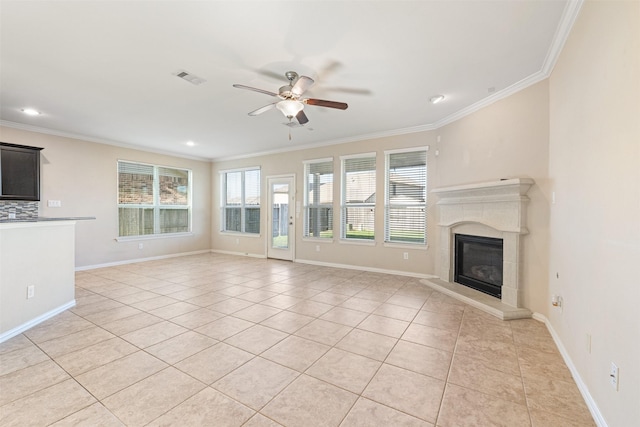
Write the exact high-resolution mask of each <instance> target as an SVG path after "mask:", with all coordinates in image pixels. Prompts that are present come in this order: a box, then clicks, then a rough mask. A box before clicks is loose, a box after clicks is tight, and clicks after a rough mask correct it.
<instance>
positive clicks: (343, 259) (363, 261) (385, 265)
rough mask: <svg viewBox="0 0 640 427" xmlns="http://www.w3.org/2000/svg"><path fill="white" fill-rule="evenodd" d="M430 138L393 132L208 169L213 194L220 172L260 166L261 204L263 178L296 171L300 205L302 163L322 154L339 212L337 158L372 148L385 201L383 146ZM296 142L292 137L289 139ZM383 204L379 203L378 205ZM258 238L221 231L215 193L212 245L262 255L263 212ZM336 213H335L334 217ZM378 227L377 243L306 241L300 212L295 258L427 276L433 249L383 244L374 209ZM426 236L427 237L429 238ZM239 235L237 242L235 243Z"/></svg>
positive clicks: (388, 147)
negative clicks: (330, 169)
mask: <svg viewBox="0 0 640 427" xmlns="http://www.w3.org/2000/svg"><path fill="white" fill-rule="evenodd" d="M433 141H434V136H433V133H431V132H422V133H414V134H409V135H403V136H397V137H393V138H380V139H374V140H366V141H359V142H354V143H349V144H339V145H332V146H328V147H322V148H313V149H307V150H298V151H290V152H286V153H282V154H273V155H266V156H259V157H254V158H250V159H242V160H234V161H224V162H214V164H213V171H212V180H213V188H214V191H215V192H216V194H218V193H219V189H220V174H219V172H220V171H221V170H228V169H233V168H239V167H245V166H259V167H261V170H262V190H263V191H262V193H263V194H262V200H261V202H262V206H265V204H266V202H267V194H265V191H266V188H267V186H266V180H267V177H269V176H273V175H282V174H292V173H293V174H295V176H296V189H297V194H296V197H297V200H298V201H300V203H301V204H302V203H303V199H304V191H303V188H304V181H303V180H304V176H303V163H302V162H303V161H304V160H313V159H320V158H326V157H333V159H334V211H335V212H339V211H340V199H339V197H340V185H341V184H340V156H345V155H350V154H359V153H371V152H376V160H377V170H376V181H377V182H376V193H377V200H379V201H383V200H384V197H383V195H384V167H385V165H384V150H391V149H399V148H409V147H425V146H427V145H433ZM292 144H295V140H294V141H293V142H292ZM427 157H428V159H427V165H428V168H431V166H432V164H433V158H432V156H431V155H430V153H429V155H428V156H427ZM379 206H382V205H379ZM261 216H262V218H261V220H262V222H261V236H260V238H255V237H238V235H237V234H227V233H221V232H220V231H219V229H220V200H219V197H217V196H216V197H214V200H213V209H212V220H213V223H212V229H213V235H212V242H211V247H212V248H213V249H214V250H220V251H230V252H240V253H245V252H246V253H249V254H253V255H260V256H264V255H265V253H266V239H265V236H266V234H267V233H266V231H267V228H266V226H267V224H266V217H265V215H264V212H263V214H262V215H261ZM338 218H339V217H338V216H334V219H335V220H336V221H337V220H338ZM375 218H376V225H375V233H376V243H375V246H364V245H357V244H349V243H340V242H339V239H338V238H337V237H334V240H333V242H329V243H327V242H323V241H319V240H317V239H316V240H308V239H303V238H302V231H303V228H302V227H303V213H302V212H301V213H300V216H299V217H298V219H297V221H296V227H297V228H296V242H295V246H296V254H295V258H296V259H297V260H307V261H312V262H320V263H329V264H341V265H351V266H357V267H364V268H370V269H379V270H386V271H397V272H406V273H409V274H414V275H426V274H431V273H432V272H433V256H432V253H433V250H434V249H433V248H431V247H429V248H428V249H426V250H425V248H424V247H422V249H412V248H411V247H408V246H406V245H405V246H403V247H389V246H386V247H385V246H384V245H383V243H382V240H383V235H384V230H383V218H384V210H383V209H382V208H381V207H380V208H376V212H375ZM433 223H434V221H433V220H432V218H430V219H429V224H430V227H429V229H428V233H431V232H433V230H434V226H433ZM334 224H335V229H334V234H335V235H336V236H337V235H338V233H339V223H338V222H334ZM428 238H429V237H428ZM236 239H239V243H236ZM316 245H320V252H316V249H315V248H316ZM403 252H408V253H409V260H404V259H403Z"/></svg>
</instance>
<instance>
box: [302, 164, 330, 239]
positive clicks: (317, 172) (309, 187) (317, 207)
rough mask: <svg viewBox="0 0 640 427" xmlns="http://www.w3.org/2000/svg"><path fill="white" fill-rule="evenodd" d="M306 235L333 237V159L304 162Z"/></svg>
mask: <svg viewBox="0 0 640 427" xmlns="http://www.w3.org/2000/svg"><path fill="white" fill-rule="evenodd" d="M304 188H305V193H304V212H305V214H304V216H305V218H304V219H305V222H304V236H305V237H318V238H332V237H333V159H321V160H310V161H308V162H305V164H304Z"/></svg>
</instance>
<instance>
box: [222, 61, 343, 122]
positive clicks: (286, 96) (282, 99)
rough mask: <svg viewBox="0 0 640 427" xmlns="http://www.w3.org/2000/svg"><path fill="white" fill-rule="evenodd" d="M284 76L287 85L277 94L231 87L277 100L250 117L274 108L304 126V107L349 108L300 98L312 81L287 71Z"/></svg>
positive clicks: (341, 103)
mask: <svg viewBox="0 0 640 427" xmlns="http://www.w3.org/2000/svg"><path fill="white" fill-rule="evenodd" d="M284 75H285V77H286V78H287V80H289V84H288V85H285V86H282V87H281V88H280V89H279V90H278V93H275V92H270V91H268V90H263V89H258V88H255V87H251V86H245V85H239V84H234V85H233V87H236V88H238V89H246V90H252V91H254V92H260V93H264V94H265V95H269V96H274V97H276V98H279V100H278V101H275V102H273V103H271V104H268V105H265V106H264V107H260V108H258V109H257V110H254V111H251V112H250V113H249V115H250V116H257V115H258V114H262V113H264V112H265V111H269V110H271V109H273V108H274V107H275V108H277V109H278V110H280V111H281V112H282V114H284V115H285V117H286V118H288V119H289V121H291V120H292V119H293V118H294V117H295V118H296V120H297V121H298V123H300V124H301V125H304V124H305V123H307V122H308V121H309V119H308V118H307V115H306V114H305V113H304V111H303V109H304V106H305V105H315V106H317V107H328V108H336V109H338V110H346V109H347V107H349V106H348V105H347V104H345V103H344V102H335V101H325V100H322V99H315V98H301V97H302V94H303V93H305V92H306V91H307V89H309V88H310V87H311V85H313V83H314V81H313V79H312V78H310V77H307V76H298V73H296V72H295V71H287V72H286V73H284Z"/></svg>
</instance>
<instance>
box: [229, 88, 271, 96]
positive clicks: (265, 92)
mask: <svg viewBox="0 0 640 427" xmlns="http://www.w3.org/2000/svg"><path fill="white" fill-rule="evenodd" d="M233 87H236V88H238V89H246V90H252V91H254V92H260V93H264V94H265V95H269V96H278V94H277V93H274V92H269V91H268V90H263V89H258V88H257V87H251V86H245V85H233Z"/></svg>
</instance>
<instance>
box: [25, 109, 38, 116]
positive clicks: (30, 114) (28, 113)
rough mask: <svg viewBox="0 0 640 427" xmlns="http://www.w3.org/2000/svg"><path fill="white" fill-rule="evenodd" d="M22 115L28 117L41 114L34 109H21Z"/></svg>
mask: <svg viewBox="0 0 640 427" xmlns="http://www.w3.org/2000/svg"><path fill="white" fill-rule="evenodd" d="M20 111H22V112H23V113H25V114H26V115H28V116H39V115H40V114H41V113H40V111H38V110H36V109H34V108H23V109H22V110H20Z"/></svg>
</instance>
